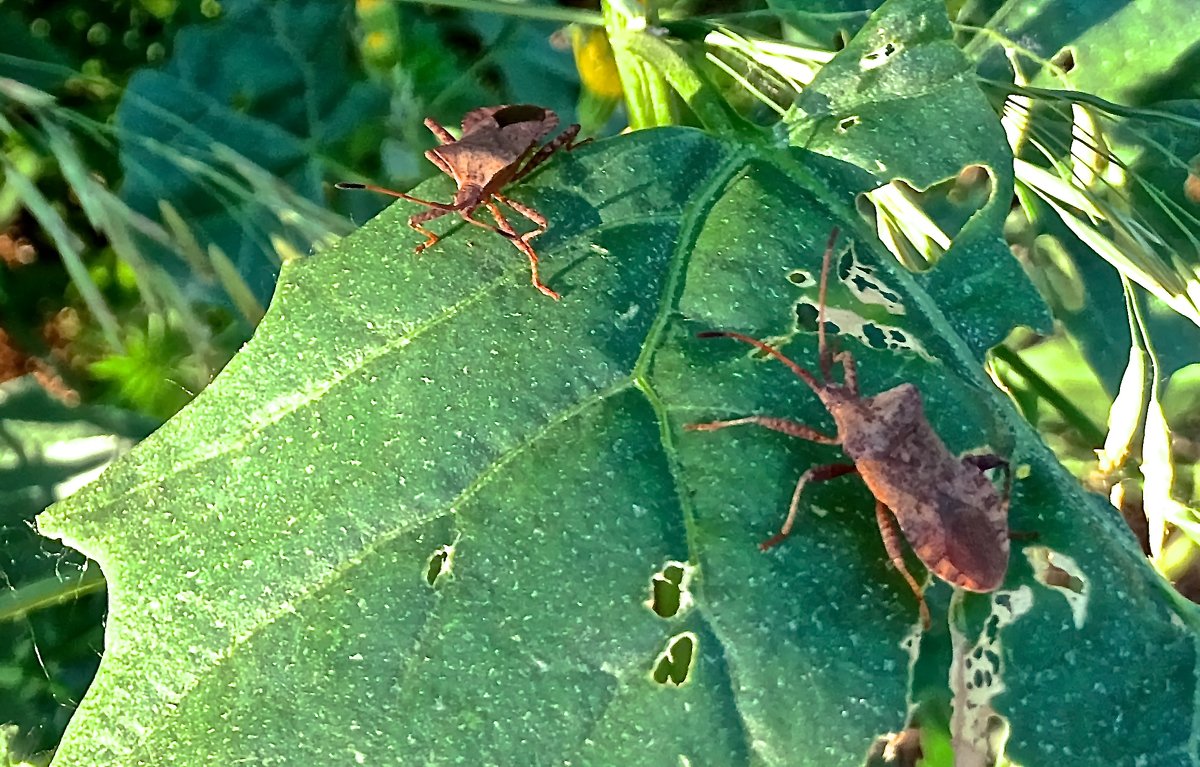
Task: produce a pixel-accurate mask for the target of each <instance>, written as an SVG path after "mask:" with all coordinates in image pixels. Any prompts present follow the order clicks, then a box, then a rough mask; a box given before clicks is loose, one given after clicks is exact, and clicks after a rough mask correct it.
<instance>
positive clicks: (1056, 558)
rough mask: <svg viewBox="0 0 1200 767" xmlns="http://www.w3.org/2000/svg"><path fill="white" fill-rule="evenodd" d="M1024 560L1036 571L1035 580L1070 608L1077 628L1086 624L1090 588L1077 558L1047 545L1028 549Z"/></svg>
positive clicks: (1028, 547)
mask: <svg viewBox="0 0 1200 767" xmlns="http://www.w3.org/2000/svg"><path fill="white" fill-rule="evenodd" d="M1025 558H1026V559H1028V560H1029V566H1030V567H1031V568H1033V577H1034V578H1035V579H1036V580H1037V581H1038V583H1041V584H1042V585H1043V586H1046V587H1047V588H1051V589H1053V590H1054V591H1056V592H1058V593H1059V594H1061V595H1062V597H1063V598H1064V599H1066V600H1067V604H1068V605H1069V606H1070V607H1071V616H1072V617H1073V618H1074V620H1075V628H1077V629H1078V628H1083V624H1084V623H1085V622H1086V621H1087V609H1088V596H1089V593H1090V591H1091V587H1090V585H1089V583H1088V578H1087V575H1085V574H1084V572H1083V569H1082V568H1081V567H1080V566H1079V565H1078V563H1076V562H1075V560H1074V559H1072V558H1071V557H1069V556H1067V555H1066V554H1063V553H1060V552H1057V551H1055V550H1053V549H1050V548H1047V547H1046V546H1026V547H1025Z"/></svg>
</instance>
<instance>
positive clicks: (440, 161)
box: [336, 104, 584, 300]
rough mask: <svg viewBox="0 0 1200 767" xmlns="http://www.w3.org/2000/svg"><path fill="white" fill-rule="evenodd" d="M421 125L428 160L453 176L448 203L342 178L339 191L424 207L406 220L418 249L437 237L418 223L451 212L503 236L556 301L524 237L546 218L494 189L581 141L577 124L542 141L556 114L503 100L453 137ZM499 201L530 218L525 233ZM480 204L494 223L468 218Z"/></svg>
mask: <svg viewBox="0 0 1200 767" xmlns="http://www.w3.org/2000/svg"><path fill="white" fill-rule="evenodd" d="M425 127H427V128H429V130H430V131H432V132H433V135H434V136H436V137H437V139H438V141H440V142H441V146H436V147H434V148H433V149H430V150H429V151H428V152H426V153H425V156H426V157H428V158H429V161H430V162H432V163H433V164H434V165H436V166H437V167H438V169H439V170H441V171H442V172H443V173H445V174H447V175H449V176H450V177H451V178H453V179H454V183H455V184H457V185H458V191H456V192H455V194H454V200H453V201H452V202H449V203H443V202H434V201H432V200H422V199H420V198H418V197H413V196H412V195H410V194H405V193H404V192H397V191H394V190H392V189H385V188H383V187H380V186H375V185H373V184H356V183H351V182H342V183H339V184H336V186H337V188H339V189H367V190H370V191H372V192H379V193H381V194H387V195H391V196H392V197H398V198H400V199H401V200H408V201H409V202H415V203H417V204H419V205H424V206H425V207H427V208H429V210H427V211H425V212H424V213H417V214H416V215H414V216H412V217H410V218H409V219H408V225H409V226H411V227H412V228H413V229H416V230H417V231H418V232H420V233H421V234H423V235H425V238H426V239H425V242H423V243H421V244H420V245H418V246H417V247H416V248H415V250H416V252H417V253H420V252H421V251H422V250H425V249H426V248H428V247H429V246H430V245H433V244H434V243H436V242H437V241H438V240H439V239H440V235H437V234H435V233H434V232H431V231H429V230H428V229H426V228H424V227H423V226H421V224H423V223H425V222H426V221H432V220H433V219H435V218H440V217H441V216H445V215H447V214H449V213H457V214H458V215H460V216H462V218H463V219H464V220H465V221H467V222H468V223H471V224H474V225H475V226H479V227H483V228H484V229H487V230H489V231H492V232H495V233H496V234H499V235H501V236H502V237H505V238H506V239H508V240H509V241H511V242H512V243H513V245H515V246H516V247H517V249H518V250H520V251H521V252H522V253H524V254H525V255H526V256H528V257H529V270H530V272H531V280H532V282H533V286H534V287H535V288H537V289H538V290H540V291H541V292H542V293H545V294H546V295H547V296H550V297H551V298H553V299H555V300H558V299H559V298H560V296H559V295H558V293H555V292H554V291H553V290H551V289H550V288H549V287H547V286H546V285H545V283H543V282H542V280H541V278H540V277H539V276H538V257H537V253H535V252H534V250H533V247H532V246H531V245H530V244H529V241H530V240H532V239H533V238H534V237H537V236H538V235H539V234H541V233H543V232H545V231H546V228H547V226H549V222H548V221H546V218H545V216H543V215H542V214H540V213H538V212H537V211H536V210H534V209H533V208H530V207H528V206H525V205H522V204H521V203H519V202H517V201H516V200H513V199H511V198H509V197H506V196H505V195H503V194H501V193H500V190H501V189H503V188H504V187H505V186H506V185H508V184H511V183H513V182H514V181H518V180H520V179H521V178H523V177H524V176H526V175H528V174H529V173H530V172H531V171H532V170H533V169H534V168H536V167H537V166H539V165H541V164H542V163H543V162H545V161H546V160H547V159H548V158H549V157H550V155H552V154H554V153H555V152H557V151H558V150H560V149H566V150H571V149H574V148H575V147H577V146H579V145H580V144H582V143H584V142H582V141H581V142H576V141H575V140H574V139H575V136H576V135H578V134H579V126H578V125H570V126H568V127H567V128H566V130H564V131H563V132H562V133H560V134H559V135H558V136H557V137H555V138H554V139H551V140H550V141H549V142H547V143H546V144H545V145H543V146H540V147H539V144H540V142H541V140H542V139H543V138H545V137H546V136H548V135H550V134H551V133H553V132H554V129H555V128H557V127H558V115H556V114H555V113H554V112H552V111H550V110H549V109H545V108H543V107H539V106H535V105H533V104H506V105H502V106H496V107H481V108H479V109H475V110H472V111H471V112H468V113H467V115H466V116H465V117H463V120H462V137H461V138H457V139H456V138H454V136H453V135H451V133H450V131H448V130H446V129H445V128H443V127H442V126H441V125H440V124H438V123H437V122H436V121H435V120H433V118H426V120H425ZM498 202H499V203H503V204H505V205H507V206H508V207H509V208H512V209H513V210H515V211H516V212H517V213H520V214H521V215H522V216H524V217H525V218H527V219H529V220H530V221H532V222H533V224H534V226H535V227H536V228H535V229H534V230H533V231H531V232H526V233H525V234H517V232H516V230H515V229H513V227H512V224H510V223H509V221H508V219H507V218H506V217H505V216H504V214H503V213H502V212H501V211H500V208H499V207H498V206H497V205H496V203H498ZM481 205H482V206H483V207H486V208H487V209H488V211H489V212H490V213H491V214H492V218H494V219H495V221H496V225H495V226H493V225H492V224H489V223H487V222H486V221H480V220H479V219H477V218H474V215H475V211H476V210H478V209H479V207H480V206H481Z"/></svg>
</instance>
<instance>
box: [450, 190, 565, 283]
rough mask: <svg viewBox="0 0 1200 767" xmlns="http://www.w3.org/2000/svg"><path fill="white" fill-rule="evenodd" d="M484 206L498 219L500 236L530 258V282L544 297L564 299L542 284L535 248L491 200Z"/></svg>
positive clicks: (479, 223) (483, 224)
mask: <svg viewBox="0 0 1200 767" xmlns="http://www.w3.org/2000/svg"><path fill="white" fill-rule="evenodd" d="M484 205H486V206H487V209H488V210H490V211H491V212H492V216H493V217H494V218H495V219H496V223H497V224H498V225H499V226H500V228H499V229H498V230H497V231H499V232H500V234H502V235H504V236H505V237H507V238H508V239H510V240H512V243H513V245H516V246H517V250H519V251H521V252H522V253H524V254H525V255H526V256H528V257H529V275H530V278H529V279H530V282H532V283H533V286H534V287H535V288H537V289H538V290H539V291H541V292H542V293H543V294H544V295H547V296H550V297H551V298H553V299H554V300H555V301H558V300H559V299H560V298H562V296H560V295H559V294H557V293H555V292H554V291H553V290H551V289H550V288H549V287H547V286H546V284H545V283H543V282H542V278H541V277H539V276H538V257H537V253H535V252H534V250H533V246H532V245H530V244H529V243H528V242H526V241H525V240H524V239H522V238H521V237H520V236H519V235H518V234H517V233H516V231H514V230H513V228H512V224H510V223H508V219H507V218H505V217H504V214H503V213H501V212H500V208H499V207H498V206H497V205H496V203H494V202H492V201H491V200H486V201H484ZM467 220H468V221H470V222H471V223H473V224H478V225H479V226H482V227H484V228H489V229H490V228H492V227H490V226H489V225H488V224H485V223H484V222H482V221H476V220H474V219H472V218H467Z"/></svg>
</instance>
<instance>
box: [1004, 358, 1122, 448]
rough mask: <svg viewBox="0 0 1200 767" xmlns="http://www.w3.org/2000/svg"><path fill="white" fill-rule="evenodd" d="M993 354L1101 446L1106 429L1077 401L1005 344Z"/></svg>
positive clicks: (1064, 417) (1093, 442) (1092, 444)
mask: <svg viewBox="0 0 1200 767" xmlns="http://www.w3.org/2000/svg"><path fill="white" fill-rule="evenodd" d="M992 354H994V355H995V356H996V359H998V360H1000V361H1001V362H1003V363H1004V364H1006V365H1008V366H1009V367H1010V368H1012V369H1013V371H1014V372H1015V373H1016V374H1017V375H1019V376H1021V378H1024V379H1025V382H1026V383H1027V384H1029V388H1031V389H1033V391H1034V392H1036V393H1037V395H1038V396H1039V397H1041V398H1042V399H1043V400H1045V401H1046V402H1047V403H1048V404H1049V405H1050V406H1051V407H1053V408H1054V409H1055V410H1057V411H1058V412H1059V414H1061V415H1062V417H1063V420H1065V421H1066V422H1067V423H1069V424H1070V425H1071V426H1072V427H1074V429H1075V431H1077V432H1079V434H1080V436H1082V437H1083V439H1084V440H1085V441H1086V442H1087V443H1088V445H1091V446H1093V447H1099V446H1100V445H1103V444H1104V429H1101V428H1100V427H1099V426H1097V425H1096V424H1095V422H1093V421H1092V419H1091V418H1089V417H1088V415H1087V414H1086V413H1084V412H1083V411H1082V410H1080V409H1079V408H1078V407H1076V405H1075V403H1073V402H1071V400H1069V399H1067V398H1066V396H1064V395H1063V393H1062V392H1060V391H1059V390H1058V389H1056V388H1054V387H1053V386H1051V385H1050V382H1049V381H1047V380H1046V379H1045V378H1043V377H1042V376H1041V374H1039V373H1038V372H1037V371H1036V370H1034V369H1033V368H1031V367H1030V366H1029V365H1028V363H1026V362H1025V360H1023V359H1021V356H1020V355H1019V354H1017V353H1016V352H1014V351H1013V350H1012V349H1009V348H1008V347H1007V346H1004V345H1000V346H997V347H996V348H994V349H992Z"/></svg>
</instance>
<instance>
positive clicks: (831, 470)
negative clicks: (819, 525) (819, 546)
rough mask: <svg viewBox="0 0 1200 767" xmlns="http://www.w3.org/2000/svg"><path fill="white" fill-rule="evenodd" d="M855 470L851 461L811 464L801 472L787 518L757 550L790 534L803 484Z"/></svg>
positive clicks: (798, 510) (768, 546)
mask: <svg viewBox="0 0 1200 767" xmlns="http://www.w3.org/2000/svg"><path fill="white" fill-rule="evenodd" d="M857 471H858V468H857V467H855V465H854V464H852V463H827V464H824V465H822V466H812V467H810V468H809V469H808V471H806V472H804V473H803V474H801V475H800V479H799V480H798V481H797V482H796V489H795V490H793V491H792V502H791V504H790V505H789V506H788V515H787V519H785V520H784V521H783V527H781V528H779V533H778V534H776V535H774V536H772V537H770V538H768V539H767V540H765V541H763V542H762V543H760V544H758V548H759V550H760V551H766V550H767V549H769V548H771V547H772V546H774V545H776V544H777V543H779V542H780V541H782V540H783V539H784V538H786V537H788V536H789V535H791V533H792V525H794V524H796V515H797V514H799V513H800V494H801V493H803V492H804V486H805V485H807V484H808V483H809V482H824V481H825V480H827V479H833V478H834V477H840V476H842V475H843V474H853V473H855V472H857Z"/></svg>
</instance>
